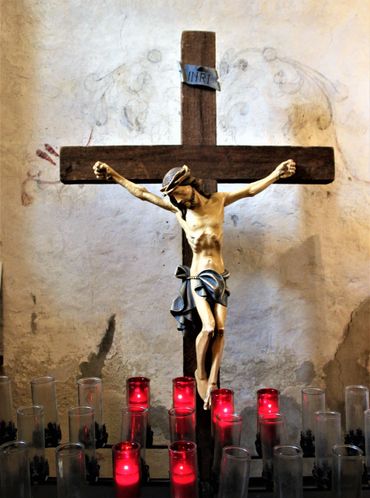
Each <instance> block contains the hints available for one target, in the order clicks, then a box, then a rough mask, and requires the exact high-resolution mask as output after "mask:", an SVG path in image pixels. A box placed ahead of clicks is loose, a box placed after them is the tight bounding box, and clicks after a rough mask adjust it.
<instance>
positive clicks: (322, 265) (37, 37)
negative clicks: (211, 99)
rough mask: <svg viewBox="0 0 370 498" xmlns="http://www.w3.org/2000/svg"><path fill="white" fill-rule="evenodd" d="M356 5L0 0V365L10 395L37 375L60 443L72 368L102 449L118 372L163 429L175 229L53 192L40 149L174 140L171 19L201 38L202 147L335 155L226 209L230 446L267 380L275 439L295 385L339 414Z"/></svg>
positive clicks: (359, 109)
mask: <svg viewBox="0 0 370 498" xmlns="http://www.w3.org/2000/svg"><path fill="white" fill-rule="evenodd" d="M368 7H369V4H368V2H366V1H363V0H354V1H353V2H351V3H348V2H347V1H343V0H339V1H338V0H336V1H334V0H328V1H326V2H324V3H323V2H319V1H316V0H304V1H298V0H276V1H272V2H271V1H267V0H260V1H257V0H255V1H250V2H245V1H238V0H233V1H232V2H227V3H226V2H210V1H200V0H199V1H198V0H189V1H187V2H182V1H180V0H174V1H171V2H170V1H168V0H167V1H163V0H162V1H158V2H154V3H153V2H149V1H146V0H142V1H140V2H139V1H119V0H110V1H109V2H108V1H105V0H101V1H99V2H97V1H95V0H92V1H91V2H88V6H87V4H86V2H83V1H79V0H73V1H72V0H69V1H64V2H60V1H58V0H49V1H48V2H40V1H37V0H23V1H20V0H15V1H14V0H3V1H2V15H1V17H2V19H1V21H2V30H1V32H2V62H1V82H2V112H1V135H2V137H1V157H2V167H1V189H2V191H1V215H2V216H1V227H2V238H1V246H0V248H1V259H2V262H3V308H4V327H3V355H4V366H3V371H4V372H5V373H6V374H7V375H9V376H10V377H11V378H12V380H13V396H14V404H15V406H19V405H20V404H28V403H30V387H29V381H30V379H31V378H32V377H36V376H41V375H45V374H51V375H54V376H55V377H56V379H57V381H58V402H59V407H60V417H61V422H62V429H64V433H65V434H66V430H65V428H66V410H67V408H68V407H69V406H71V405H75V404H76V402H77V398H76V387H75V383H76V379H77V378H79V377H81V376H86V375H94V376H101V377H102V378H103V381H104V389H105V391H104V393H105V394H104V396H105V416H104V418H105V422H106V424H107V426H108V432H109V433H110V440H111V441H113V442H114V441H115V440H117V438H118V437H119V436H118V434H119V418H120V415H119V412H120V407H121V405H122V404H123V398H124V384H125V379H126V378H127V377H128V376H133V375H146V376H148V377H150V378H151V387H152V405H153V407H152V425H153V429H154V432H155V435H156V436H155V437H156V438H157V440H158V441H160V440H163V439H165V438H166V433H167V428H166V426H167V424H166V412H165V411H166V408H168V407H169V406H170V402H171V401H170V396H171V379H172V378H173V377H175V376H178V375H181V373H182V340H181V337H180V335H179V334H178V333H177V332H176V328H175V323H174V320H173V318H172V317H171V316H170V315H169V312H168V309H169V306H170V303H171V300H172V299H173V297H174V296H175V295H176V292H177V289H178V282H177V281H176V279H175V278H173V273H174V270H175V268H176V265H177V264H178V263H179V262H180V261H181V237H180V230H179V228H178V227H177V225H176V223H175V220H174V217H173V216H172V215H171V214H168V213H167V212H161V210H158V209H156V208H155V207H153V206H151V205H149V204H145V203H142V202H140V201H138V200H136V199H131V198H130V197H129V195H128V194H127V193H126V192H125V191H124V190H123V189H122V188H120V187H119V186H110V185H109V186H108V185H107V186H91V185H85V186H82V185H79V186H68V185H62V184H61V183H60V182H59V172H58V165H59V162H58V157H57V153H58V151H59V148H60V147H61V146H63V145H88V144H89V145H99V144H132V145H134V144H137V145H139V144H176V143H179V142H180V81H179V75H178V69H177V61H178V60H179V58H180V37H181V32H182V31H183V30H210V31H215V32H216V33H217V69H218V71H219V74H220V82H221V86H222V91H221V92H220V93H219V94H218V143H219V144H230V145H243V144H270V145H275V144H276V145H281V144H290V145H303V146H308V145H329V146H333V147H334V148H335V159H336V179H335V182H334V183H332V184H330V185H325V186H318V185H314V186H302V185H296V186H283V185H282V186H272V187H270V188H269V189H268V190H266V191H264V192H263V193H261V194H260V195H258V196H256V197H254V198H250V199H247V200H244V201H241V202H239V203H237V204H235V205H233V206H230V207H229V208H228V210H227V212H226V217H225V261H226V264H227V268H228V269H229V271H230V272H231V275H232V277H231V279H230V289H231V299H230V307H229V316H228V322H227V331H226V348H225V353H224V361H223V365H222V375H221V382H222V385H223V386H225V387H230V388H232V389H234V390H235V396H236V404H237V410H238V411H242V412H243V413H244V414H245V416H246V423H247V426H248V430H247V435H246V444H248V445H251V444H252V438H253V430H254V404H255V391H256V389H258V388H260V387H265V386H272V387H276V388H278V389H280V390H281V393H282V400H283V404H284V406H285V407H286V413H287V417H288V425H289V428H290V434H291V437H292V438H293V439H294V438H295V437H296V435H297V429H298V427H299V417H300V411H299V404H300V389H301V388H302V387H304V386H307V385H316V386H322V387H326V388H327V389H328V393H329V394H330V403H331V407H332V408H337V407H339V408H342V405H341V403H342V396H343V389H344V386H345V385H346V384H348V383H369V311H368V310H369V300H368V299H367V298H368V296H369V246H370V237H369V227H368V220H369V219H370V213H369V211H370V209H369V205H370V203H369V171H368V164H369V149H368V132H369V130H368V125H369V122H368V109H369V97H368V77H369V66H368V60H369V48H368V44H367V43H365V41H366V40H367V39H368V35H369V28H368V26H369V14H368V12H369V8H368ZM45 144H48V145H49V146H51V148H50V147H48V146H45ZM53 150H54V151H55V153H53ZM190 166H191V165H190ZM150 188H151V189H152V190H154V191H155V192H158V186H154V187H153V186H150ZM232 188H235V186H230V185H221V186H220V189H223V190H225V189H232ZM351 317H352V318H351ZM353 317H355V319H353ZM338 352H339V353H338ZM335 366H336V367H337V369H338V371H339V374H336V373H335V372H336V370H335V368H334V367H335Z"/></svg>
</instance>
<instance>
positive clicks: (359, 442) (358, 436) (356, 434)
mask: <svg viewBox="0 0 370 498" xmlns="http://www.w3.org/2000/svg"><path fill="white" fill-rule="evenodd" d="M344 442H345V444H353V445H354V446H357V447H358V448H360V450H362V451H363V452H365V435H364V433H363V432H362V429H356V430H355V431H349V432H348V433H347V434H346V435H345V436H344Z"/></svg>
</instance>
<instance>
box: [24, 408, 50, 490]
mask: <svg viewBox="0 0 370 498" xmlns="http://www.w3.org/2000/svg"><path fill="white" fill-rule="evenodd" d="M17 428H18V439H19V440H20V441H24V442H25V443H26V444H27V448H28V458H29V461H30V467H31V477H32V479H33V480H35V481H40V482H42V481H45V480H46V479H47V477H48V475H49V467H48V463H47V460H46V458H45V425H44V408H43V407H42V406H38V405H33V406H21V407H19V408H18V409H17Z"/></svg>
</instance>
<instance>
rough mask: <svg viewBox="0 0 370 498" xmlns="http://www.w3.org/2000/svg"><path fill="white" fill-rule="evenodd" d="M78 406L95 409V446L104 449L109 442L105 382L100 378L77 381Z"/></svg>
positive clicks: (86, 378) (85, 378)
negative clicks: (105, 406) (104, 415)
mask: <svg viewBox="0 0 370 498" xmlns="http://www.w3.org/2000/svg"><path fill="white" fill-rule="evenodd" d="M77 390H78V404H79V405H80V406H91V407H92V408H94V417H95V445H96V447H97V448H102V447H103V446H105V444H106V443H107V442H108V433H107V430H106V427H105V424H103V382H102V380H101V379H100V378H99V377H84V378H82V379H79V380H78V381H77Z"/></svg>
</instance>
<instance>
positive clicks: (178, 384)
mask: <svg viewBox="0 0 370 498" xmlns="http://www.w3.org/2000/svg"><path fill="white" fill-rule="evenodd" d="M172 403H173V408H176V410H180V409H181V408H185V409H186V408H190V409H192V410H193V409H194V410H195V379H194V377H176V379H173V380H172Z"/></svg>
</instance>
